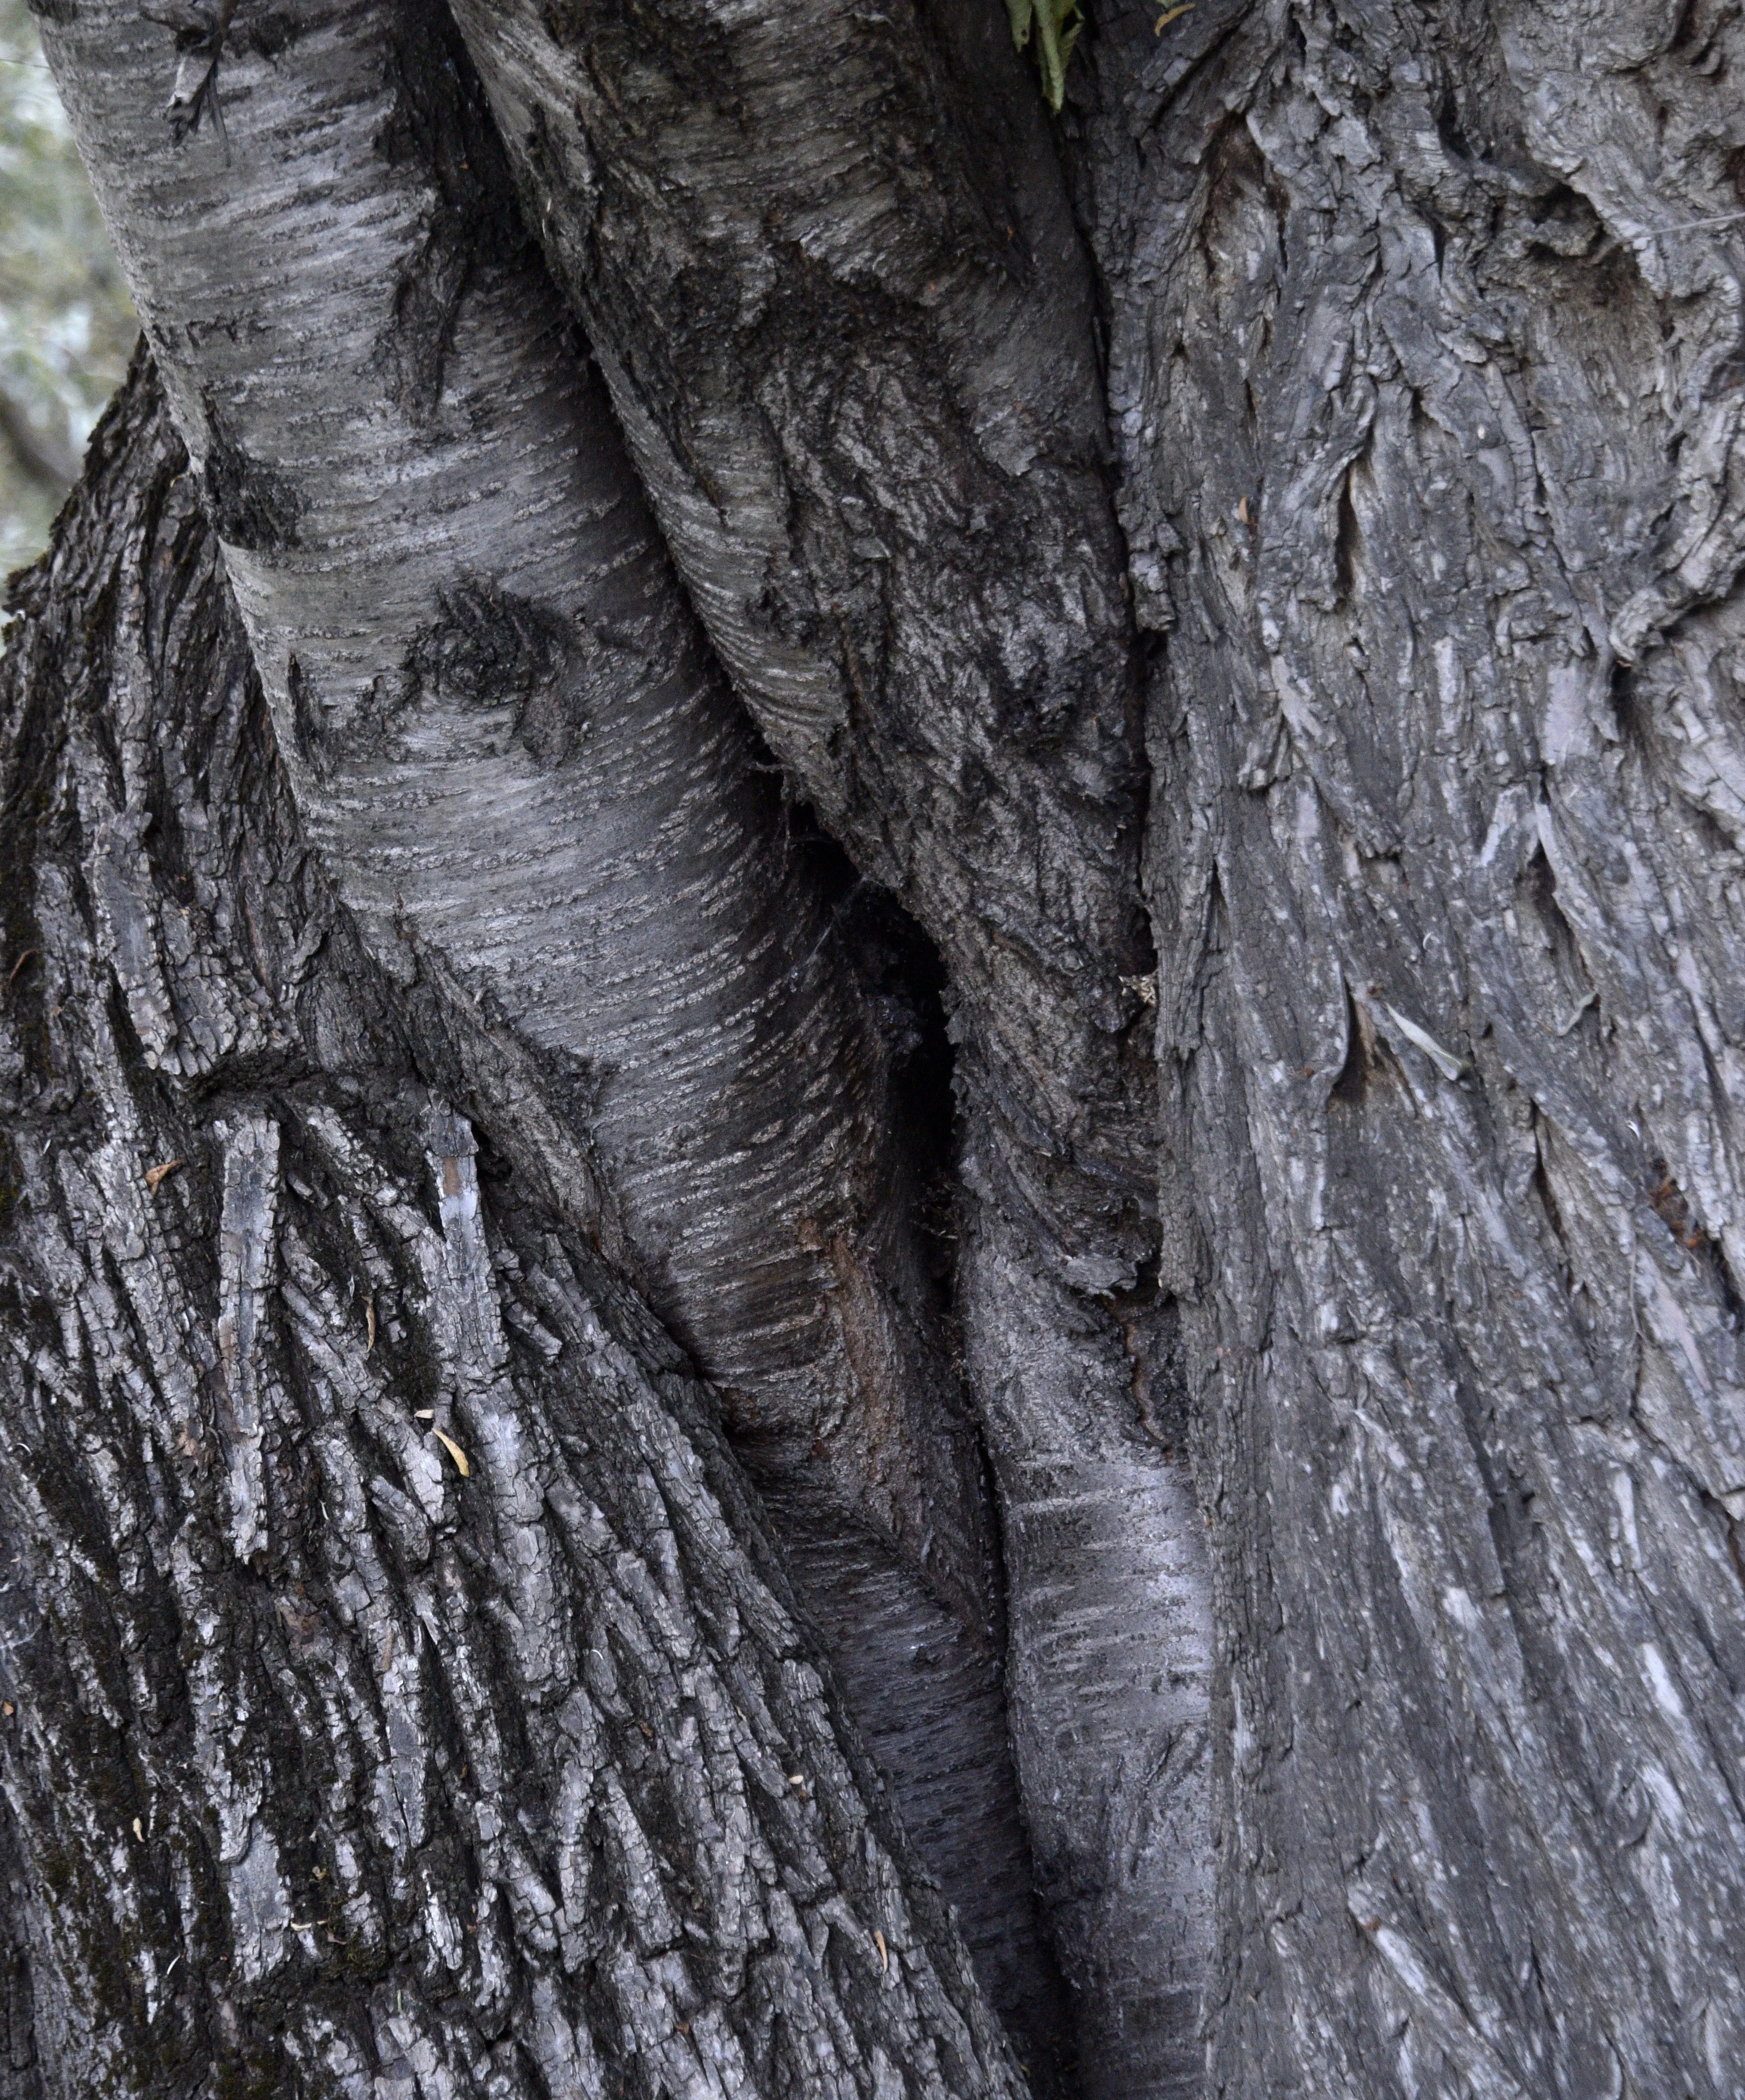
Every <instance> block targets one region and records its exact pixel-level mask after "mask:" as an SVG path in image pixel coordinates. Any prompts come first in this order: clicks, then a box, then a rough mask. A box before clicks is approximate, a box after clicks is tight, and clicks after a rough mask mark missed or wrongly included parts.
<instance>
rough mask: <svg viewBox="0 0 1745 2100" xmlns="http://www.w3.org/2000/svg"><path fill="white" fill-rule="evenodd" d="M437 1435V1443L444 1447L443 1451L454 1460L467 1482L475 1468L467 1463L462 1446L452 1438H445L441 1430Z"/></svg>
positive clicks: (458, 1470) (457, 1469) (461, 1475)
mask: <svg viewBox="0 0 1745 2100" xmlns="http://www.w3.org/2000/svg"><path fill="white" fill-rule="evenodd" d="M435 1435H436V1440H437V1442H438V1444H440V1445H442V1447H443V1449H444V1450H445V1451H446V1452H447V1454H448V1455H449V1457H450V1458H452V1459H453V1460H454V1462H455V1469H456V1471H457V1472H458V1473H459V1474H460V1477H461V1479H462V1480H465V1479H466V1477H467V1476H468V1475H469V1473H470V1472H471V1471H472V1470H473V1468H472V1467H470V1466H469V1464H468V1463H467V1458H466V1454H465V1451H463V1450H462V1449H460V1445H458V1444H457V1443H456V1441H455V1440H454V1439H453V1437H452V1436H444V1435H443V1432H442V1431H441V1430H440V1429H438V1431H437V1432H435Z"/></svg>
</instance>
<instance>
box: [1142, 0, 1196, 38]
mask: <svg viewBox="0 0 1745 2100" xmlns="http://www.w3.org/2000/svg"><path fill="white" fill-rule="evenodd" d="M1193 11H1194V0H1188V5H1187V6H1186V7H1172V8H1170V11H1169V12H1168V13H1167V14H1164V15H1159V16H1158V17H1157V22H1156V24H1154V25H1153V27H1152V35H1153V36H1154V37H1161V35H1162V34H1163V33H1164V31H1165V30H1166V29H1168V28H1169V26H1170V23H1172V22H1174V21H1178V20H1180V18H1181V17H1182V16H1183V15H1191V14H1192V12H1193Z"/></svg>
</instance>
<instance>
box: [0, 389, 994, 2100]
mask: <svg viewBox="0 0 1745 2100" xmlns="http://www.w3.org/2000/svg"><path fill="white" fill-rule="evenodd" d="M196 487H197V483H196V477H195V476H194V475H192V474H190V473H188V472H187V455H186V453H185V452H183V448H181V446H180V444H179V443H178V440H177V439H176V438H175V436H174V433H173V431H172V430H171V429H170V423H169V419H168V418H167V417H166V416H165V413H164V412H163V408H162V404H161V396H160V395H159V391H158V389H157V386H156V381H155V377H154V375H153V374H152V369H151V368H150V366H149V364H147V363H146V362H145V361H144V360H143V357H142V359H141V360H140V361H139V364H138V365H137V366H136V370H135V373H134V377H133V380H132V382H130V386H129V387H128V389H127V390H126V393H125V394H124V395H123V398H122V399H121V402H120V404H118V406H117V408H115V409H114V410H112V412H111V414H110V415H109V417H108V419H107V420H106V421H105V423H104V426H102V427H101V429H100V430H99V434H98V436H97V439H95V443H94V448H93V455H92V461H91V464H90V467H89V468H88V470H87V476H86V482H85V484H84V486H83V487H82V490H81V492H80V493H79V495H78V496H77V499H76V501H75V504H74V505H73V508H72V510H71V511H70V512H69V514H68V515H67V517H66V518H64V520H63V523H62V526H61V527H60V529H59V533H58V535H57V540H56V543H55V549H54V550H53V552H52V554H51V557H50V558H48V560H47V561H46V562H45V563H44V564H43V565H42V567H39V568H38V570H37V571H35V572H33V574H32V576H30V577H29V579H28V580H27V582H26V585H25V587H24V593H23V596H22V600H21V611H22V615H23V616H22V618H21V619H20V621H19V623H18V624H17V626H16V627H15V629H14V632H13V636H12V638H11V647H10V649H9V652H8V655H7V660H6V663H5V666H4V670H3V673H0V754H3V772H0V809H3V810H4V816H5V823H4V828H3V831H0V868H3V877H4V884H3V890H0V895H3V898H4V910H5V915H6V931H7V939H8V951H9V953H10V952H12V951H17V952H18V960H17V961H16V962H15V964H13V965H12V966H11V970H10V975H9V977H8V978H7V982H6V987H5V995H4V999H3V1001H0V1087H3V1089H4V1092H3V1094H0V1106H3V1111H4V1120H3V1123H0V1130H3V1135H4V1149H3V1152H0V1180H3V1184H4V1189H3V1194H4V1217H3V1226H0V1229H3V1234H4V1237H3V1239H0V1313H3V1317H0V1541H3V1542H4V1556H3V1560H0V1776H3V1783H4V1796H5V1802H6V1807H5V1810H4V1811H3V1813H0V1895H3V1896H4V1897H5V1899H6V1900H5V1901H4V1903H3V1904H0V1919H3V1930H0V1989H3V1991H4V1996H3V1998H0V2008H3V2012H0V2017H3V2020H4V2025H3V2027H0V2039H3V2040H5V2042H6V2044H7V2047H6V2049H5V2050H4V2051H3V2052H0V2081H3V2087H4V2089H5V2090H6V2091H7V2093H9V2094H11V2093H17V2094H19V2095H20V2100H23V2096H24V2095H26V2094H29V2095H31V2096H35V2095H36V2094H37V2093H49V2094H70V2093H76V2092H77V2093H97V2094H117V2095H121V2094H126V2095H129V2096H145V2095H153V2094H165V2095H167V2094H170V2093H178V2094H179V2093H189V2092H214V2093H216V2092H221V2091H222V2092H227V2093H236V2092H245V2091H268V2090H271V2091H274V2092H285V2091H291V2092H296V2093H306V2094H311V2095H313V2094H331V2095H334V2096H339V2095H346V2096H348V2097H349V2096H355V2100H382V2096H384V2095H403V2096H406V2100H411V2096H413V2095H415V2094H416V2093H447V2094H469V2093H477V2094H479V2095H481V2096H483V2095H487V2094H489V2095H491V2096H492V2100H507V2096H511V2095H517V2094H527V2095H529V2096H530V2100H531V2096H533V2095H539V2096H541V2100H544V2096H549V2095H551V2094H554V2093H574V2094H588V2095H593V2094H600V2095H602V2096H603V2095H606V2094H627V2095H628V2094H637V2095H646V2096H648V2100H654V2096H656V2095H658V2094H663V2093H672V2092H674V2091H685V2092H697V2093H703V2092H707V2093H720V2094H726V2093H745V2094H748V2095H749V2094H753V2093H756V2094H759V2095H763V2094H769V2093H788V2094H792V2095H795V2096H796V2100H798V2096H800V2095H806V2096H810V2095H813V2094H818V2093H830V2094H839V2095H842V2096H844V2100H848V2096H850V2095H853V2096H855V2100H894V2096H896V2095H897V2094H900V2093H902V2094H913V2095H920V2094H923V2093H927V2094H934V2095H941V2096H942V2095H945V2094H959V2093H961V2094H963V2095H966V2096H967V2095H970V2094H976V2095H995V2094H1011V2095H1013V2096H1015V2100H1016V2095H1018V2094H1019V2093H1021V2092H1022V2091H1023V2090H1024V2089H1025V2088H1024V2085H1023V2081H1022V2080H1021V2078H1020V2076H1019V2074H1018V2072H1017V2070H1016V2067H1015V2066H1014V2065H1013V2063H1012V2062H1011V2057H1010V2054H1009V2053H1008V2051H1007V2045H1006V2043H1005V2041H1004V2040H1003V2037H1002V2035H1001V2034H1000V2032H999V2031H998V2027H997V2026H996V2025H995V2024H994V2022H993V2020H992V2018H991V2017H990V2016H989V2013H988V2012H987V2010H986V2008H985V2004H984V2002H983V2001H982V1999H981V1997H980V1993H979V1992H978V1991H977V1989H976V1985H975V1983H974V1981H973V1979H972V1974H971V1970H970V1967H969V1964H968V1961H967V1957H966V1955H965V1953H964V1951H963V1947H962V1943H961V1942H960V1941H959V1940H958V1937H957V1935H956V1933H955V1931H954V1928H953V1927H952V1926H951V1925H950V1922H949V1921H948V1920H947V1918H946V1916H945V1911H944V1907H943V1905H942V1904H941V1900H940V1899H939V1897H938V1895H937V1894H936V1891H935V1890H934V1889H933V1888H932V1885H931V1884H930V1883H929V1882H928V1881H927V1879H926V1877H924V1876H923V1875H920V1874H919V1873H917V1871H916V1870H915V1868H914V1866H913V1865H912V1864H911V1863H910V1860H909V1858H908V1856H907V1855H906V1851H905V1849H904V1846H903V1844H902V1842H901V1838H899V1837H898V1836H897V1834H896V1833H895V1831H894V1829H892V1826H891V1824H890V1821H889V1818H888V1814H887V1812H886V1811H885V1810H884V1807H883V1805H882V1804H881V1802H880V1799H879V1792H880V1785H881V1783H880V1782H879V1780H877V1778H876V1776H875V1772H874V1770H873V1768H872V1767H871V1766H870V1764H869V1763H868V1762H867V1761H866V1758H865V1756H864V1754H863V1753H862V1752H861V1750H860V1749H858V1748H857V1743H856V1740H855V1739H854V1738H853V1736H852V1735H851V1734H850V1733H848V1732H846V1731H845V1730H844V1727H843V1725H842V1723H841V1722H840V1720H839V1710H838V1708H837V1706H836V1704H835V1695H834V1693H833V1692H832V1691H831V1687H830V1686H829V1685H828V1684H827V1683H826V1680H825V1679H823V1678H822V1676H821V1675H820V1674H819V1671H818V1670H817V1666H816V1665H815V1664H814V1663H813V1661H812V1660H811V1659H810V1657H809V1644H808V1642H807V1640H806V1639H805V1638H804V1635H802V1632H801V1630H800V1626H799V1624H798V1623H797V1621H796V1620H795V1614H794V1607H793V1604H792V1600H791V1595H790V1593H789V1591H788V1589H787V1582H786V1578H785V1577H784V1575H783V1574H782V1572H781V1569H780V1566H779V1564H778V1560H777V1558H776V1555H775V1552H774V1550H773V1546H772V1545H771V1543H770V1542H769V1537H768V1534H767V1533H766V1531H765V1526H764V1522H763V1519H762V1516H761V1514H760V1511H759V1509H758V1507H757V1506H756V1503H755V1502H754V1501H753V1499H752V1498H751V1496H750V1494H749V1493H748V1492H747V1489H746V1487H745V1485H744V1484H743V1479H742V1476H740V1474H739V1471H738V1467H737V1466H736V1464H735V1463H734V1461H733V1460H732V1458H730V1457H729V1454H728V1453H727V1450H726V1448H725V1445H724V1443H723V1442H722V1440H721V1437H720V1432H719V1428H718V1427H717V1426H716V1412H717V1402H716V1398H715V1396H713V1395H712V1394H711V1393H710V1392H708V1390H707V1388H705V1387H703V1385H702V1383H700V1382H699V1381H698V1379H697V1378H696V1376H695V1375H694V1373H693V1372H692V1371H691V1370H690V1368H689V1367H688V1366H687V1365H686V1364H685V1360H684V1358H683V1357H682V1355H681V1352H679V1351H678V1350H677V1349H676V1348H675V1346H674V1345H673V1344H672V1342H671V1341H670V1340H668V1339H667V1337H666V1336H665V1335H663V1332H662V1331H661V1330H660V1329H659V1327H658V1326H656V1325H655V1324H654V1321H652V1319H651V1318H650V1317H649V1315H648V1314H647V1312H646V1310H645V1309H644V1308H643V1307H642V1306H641V1303H640V1302H639V1300H638V1299H637V1298H636V1296H635V1295H633V1294H632V1292H631V1291H630V1290H629V1289H628V1288H627V1286H626V1285H625V1283H624V1281H623V1280H622V1278H621V1277H619V1276H618V1275H617V1274H615V1273H614V1271H613V1270H612V1268H610V1265H609V1264H607V1263H606V1261H605V1260H603V1259H602V1257H601V1255H600V1253H599V1252H598V1251H597V1250H598V1247H599V1245H600V1244H601V1241H602V1240H603V1239H604V1237H606V1231H607V1226H608V1221H607V1220H606V1216H605V1215H604V1212H603V1211H602V1209H601V1206H600V1204H599V1202H598V1200H597V1192H598V1189H599V1188H600V1187H601V1181H602V1178H603V1176H602V1170H601V1166H600V1162H598V1161H597V1159H593V1158H590V1157H589V1154H588V1148H587V1146H586V1144H585V1142H584V1141H582V1140H578V1138H577V1137H576V1136H575V1134H574V1132H573V1129H572V1128H571V1125H570V1124H569V1123H567V1122H566V1119H565V1118H564V1117H563V1115H562V1114H561V1113H560V1112H558V1111H557V1110H554V1109H553V1105H552V1104H551V1101H550V1099H549V1085H548V1083H547V1079H546V1075H545V1074H544V1072H543V1071H542V1070H541V1068H540V1065H539V1062H538V1061H537V1060H536V1059H535V1058H534V1057H531V1055H530V1054H529V1053H528V1052H527V1051H526V1050H525V1048H522V1046H521V1045H519V1043H518V1042H517V1040H516V1039H515V1038H514V1036H513V1034H512V1032H511V1031H509V1030H507V1029H506V1028H505V1027H503V1026H500V1025H491V1024H487V1023H485V1022H483V1021H481V1020H480V1018H479V1017H478V1011H477V1008H476V1006H475V1005H474V1002H472V1001H471V1000H470V999H469V998H468V997H467V996H466V995H465V992H464V991H463V990H461V988H460V987H459V986H457V985H456V983H455V982H453V980H452V977H450V976H449V975H448V974H447V973H446V972H444V971H443V969H441V968H439V967H438V966H436V965H435V964H433V963H432V962H431V961H430V960H429V959H427V958H425V957H422V956H421V957H420V958H419V959H418V960H416V964H415V965H414V967H413V968H412V969H411V970H410V971H409V972H406V973H402V974H401V976H400V977H399V978H398V979H390V978H389V977H386V975H385V973H382V972H381V971H380V970H379V969H377V968H376V967H375V966H374V965H373V964H372V963H371V962H370V960H368V956H367V954H366V952H365V951H364V946H363V945H362V943H361V942H360V940H359V933H358V929H357V928H356V926H355V922H354V921H353V920H352V919H351V918H350V915H349V914H348V913H347V912H346V911H345V910H344V908H343V907H342V905H341V904H340V902H338V900H337V898H336V897H335V895H334V893H333V889H332V888H331V886H330V885H329V884H328V881H327V880H326V878H325V876H324V874H323V873H322V871H321V870H320V867H319V863H318V862H317V860H316V858H315V857H314V856H313V855H312V854H311V851H310V850H309V849H308V846H307V845H306V842H305V840H304V839H303V837H302V832H301V827H300V823H299V819H298V818H297V813H296V811H295V809H294V807H293V801H292V797H291V794H290V792H289V789H290V782H289V769H287V768H286V767H284V765H282V763H281V762H280V757H279V755H278V753H277V751H276V748H275V743H274V739H273V735H272V730H271V722H270V720H269V717H268V712H267V707H266V705H265V703H264V699H263V695H262V690H261V687H260V686H259V683H258V681H257V679H256V677H255V675H254V672H253V664H252V661H251V651H250V649H249V642H248V639H247V637H246V636H245V630H244V628H243V625H242V623H241V622H240V619H239V618H238V616H237V613H236V607H235V606H234V603H233V602H232V599H231V593H230V592H229V589H228V588H227V582H226V579H225V574H224V567H223V562H222V561H221V558H220V554H219V549H218V544H217V542H216V540H215V539H214V535H213V534H212V532H210V530H209V527H208V526H207V523H206V522H205V518H203V516H202V514H201V511H200V505H199V500H198V497H197V495H196ZM147 964H152V965H153V966H155V968H156V969H157V971H158V972H159V973H160V977H161V982H162V984H163V986H164V990H165V997H166V999H168V1000H169V1002H170V1007H171V1008H172V1010H173V1011H174V1012H175V1013H176V1014H177V1016H178V1017H179V1018H181V1019H182V1020H183V1021H184V1022H185V1023H187V1024H189V1025H192V1023H193V1021H195V1020H196V1018H197V1019H198V1020H199V1021H200V1023H201V1024H202V1025H203V1026H205V1027H206V1028H207V1029H209V1030H211V1031H212V1032H213V1033H214V1035H215V1037H216V1045H215V1047H214V1048H211V1049H210V1051H209V1055H208V1056H207V1057H205V1059H204V1060H203V1061H202V1063H201V1068H200V1070H199V1071H197V1072H187V1073H183V1072H175V1071H173V1070H171V1069H170V1065H169V1062H168V1061H167V1060H166V1059H165V1057H164V1056H163V1055H162V1047H161V1032H160V1030H159V1028H158V1026H157V1024H156V1021H155V1020H152V1019H150V1018H149V1017H148V1020H149V1025H148V1026H145V1027H141V1026H138V1025H136V1023H135V1021H134V1012H135V1010H136V1008H137V1005H138V1001H137V996H136V993H137V986H138V984H139V982H140V978H141V973H142V971H143V968H145V966H146V965H147ZM560 1109H561V1104H560ZM464 1111H470V1116H469V1114H468V1113H466V1112H464ZM172 1162H173V1164H172ZM162 1169H168V1170H169V1171H159V1170H162ZM463 1460H464V1465H463V1463H462V1461H463Z"/></svg>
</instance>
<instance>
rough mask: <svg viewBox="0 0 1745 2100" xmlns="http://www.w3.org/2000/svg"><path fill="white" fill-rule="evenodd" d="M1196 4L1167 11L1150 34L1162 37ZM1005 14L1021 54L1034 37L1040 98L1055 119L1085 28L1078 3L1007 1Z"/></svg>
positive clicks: (1190, 0)
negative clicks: (1040, 85)
mask: <svg viewBox="0 0 1745 2100" xmlns="http://www.w3.org/2000/svg"><path fill="white" fill-rule="evenodd" d="M1194 7H1195V0H1186V4H1185V5H1181V6H1176V7H1165V9H1164V11H1163V12H1162V13H1161V15H1159V16H1158V17H1157V21H1156V22H1155V23H1154V24H1152V33H1153V34H1154V35H1156V36H1159V37H1161V35H1162V34H1163V33H1164V31H1165V30H1166V29H1168V27H1169V26H1170V23H1172V22H1179V20H1181V18H1182V17H1183V15H1191V14H1192V12H1193V11H1194ZM1006 11H1007V14H1008V15H1011V38H1012V42H1014V43H1015V44H1016V46H1018V48H1019V50H1020V51H1022V50H1023V49H1024V47H1025V45H1026V44H1028V43H1029V41H1030V33H1031V31H1032V30H1034V31H1035V33H1036V63H1037V64H1038V67H1039V68H1041V70H1042V94H1043V96H1044V98H1045V99H1046V100H1047V104H1048V107H1049V108H1051V110H1053V111H1054V112H1055V114H1056V115H1057V116H1058V115H1059V114H1060V104H1061V103H1062V102H1063V101H1064V99H1065V96H1066V68H1067V61H1068V60H1069V59H1070V58H1071V57H1072V55H1073V46H1074V45H1075V44H1076V43H1077V42H1078V33H1079V31H1080V30H1081V29H1083V28H1084V26H1085V17H1084V13H1083V10H1082V7H1081V5H1080V0H1006Z"/></svg>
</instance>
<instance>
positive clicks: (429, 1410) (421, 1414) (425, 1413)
mask: <svg viewBox="0 0 1745 2100" xmlns="http://www.w3.org/2000/svg"><path fill="white" fill-rule="evenodd" d="M412 1413H413V1414H416V1416H417V1418H418V1419H419V1420H420V1421H421V1422H434V1420H435V1419H436V1410H435V1409H434V1407H415V1408H414V1409H413V1410H412Z"/></svg>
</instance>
